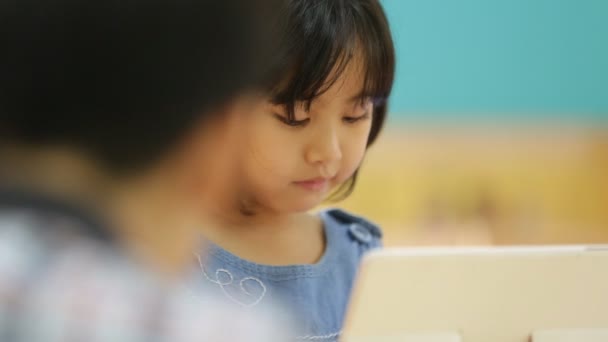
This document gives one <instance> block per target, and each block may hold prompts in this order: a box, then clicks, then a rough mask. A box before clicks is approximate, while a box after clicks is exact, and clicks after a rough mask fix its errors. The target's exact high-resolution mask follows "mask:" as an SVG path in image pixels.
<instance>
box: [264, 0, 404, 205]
mask: <svg viewBox="0 0 608 342" xmlns="http://www.w3.org/2000/svg"><path fill="white" fill-rule="evenodd" d="M282 12H283V13H282V14H281V17H284V18H286V19H285V21H286V23H285V24H286V28H285V30H284V36H283V39H282V40H281V46H280V49H279V51H278V55H279V56H281V58H282V59H283V60H285V61H287V62H286V63H283V64H282V72H281V73H280V74H281V75H283V77H285V75H288V76H287V79H280V80H278V81H277V82H275V84H274V86H273V87H272V88H271V93H272V100H273V102H274V103H276V104H281V105H285V106H286V108H287V113H288V117H289V119H291V120H293V119H294V112H295V106H296V105H297V104H298V103H304V104H305V106H306V107H309V106H310V104H311V102H312V101H314V100H315V99H316V98H317V97H318V96H320V95H321V94H323V93H324V92H325V91H327V90H328V89H329V88H330V87H331V86H332V85H333V83H334V82H336V80H337V79H338V78H339V77H340V75H341V74H342V73H343V72H344V70H345V69H346V66H347V65H348V63H349V62H350V61H351V60H352V58H353V57H355V56H357V57H362V61H363V72H365V75H364V84H363V89H361V100H362V101H364V100H366V99H369V98H371V99H372V101H373V102H374V112H373V119H372V127H371V131H370V134H369V137H368V143H367V145H368V146H370V145H371V144H373V143H374V141H375V140H376V138H377V136H378V134H379V133H380V131H381V129H382V126H383V124H384V120H385V117H386V111H387V99H388V96H389V95H390V92H391V88H392V85H393V77H394V70H395V51H394V46H393V41H392V37H391V33H390V29H389V25H388V21H387V19H386V16H385V14H384V10H383V9H382V6H381V5H380V3H379V1H378V0H309V1H303V0H285V3H284V4H283V8H282ZM357 174H358V171H357V172H355V174H354V175H353V176H352V177H351V178H350V179H349V180H348V181H347V182H345V183H344V184H342V185H341V186H340V187H339V188H338V190H337V191H336V192H335V193H334V194H333V195H332V196H331V199H334V200H337V199H342V198H345V197H347V196H348V195H350V193H351V192H352V191H353V189H354V186H355V183H356V179H357Z"/></svg>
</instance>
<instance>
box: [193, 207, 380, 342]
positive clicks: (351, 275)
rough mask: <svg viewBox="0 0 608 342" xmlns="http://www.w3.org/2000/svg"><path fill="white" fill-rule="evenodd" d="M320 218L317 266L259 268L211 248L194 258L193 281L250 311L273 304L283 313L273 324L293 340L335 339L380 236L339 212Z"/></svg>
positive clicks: (324, 341) (374, 229)
mask: <svg viewBox="0 0 608 342" xmlns="http://www.w3.org/2000/svg"><path fill="white" fill-rule="evenodd" d="M320 217H321V218H322V221H323V225H324V229H325V235H326V242H327V244H326V250H325V253H324V255H323V256H322V258H321V260H320V261H319V262H318V263H316V264H313V265H289V266H269V265H261V264H256V263H252V262H249V261H247V260H244V259H241V258H239V257H237V256H236V255H234V254H231V253H229V252H228V251H226V250H224V249H222V248H221V247H219V246H217V245H213V244H211V245H210V246H207V249H206V252H207V254H206V256H205V257H203V258H202V259H200V258H199V267H200V269H199V272H200V277H198V278H199V279H198V280H197V283H199V284H200V285H202V286H205V287H207V288H209V289H210V290H211V291H212V292H213V291H217V292H219V295H221V296H223V297H224V298H225V299H226V300H227V302H230V303H232V304H237V305H239V306H242V307H246V308H248V309H250V310H261V311H263V310H264V307H268V306H275V307H276V306H277V305H278V306H279V307H281V308H283V309H284V310H285V312H284V313H285V315H281V316H282V317H278V319H277V322H280V321H281V320H283V319H284V321H285V322H286V323H285V324H288V323H287V322H290V324H291V325H292V330H293V331H294V333H293V340H295V341H321V342H327V341H337V340H338V338H339V336H340V333H341V330H342V324H343V320H344V315H345V312H346V307H347V304H348V300H349V296H350V292H351V289H352V286H353V282H354V280H355V276H356V274H357V269H358V266H359V263H360V261H361V258H362V257H363V255H364V254H365V253H366V252H368V251H369V250H371V249H374V248H378V247H380V246H381V237H382V233H381V231H380V229H379V228H378V227H377V226H376V225H374V224H372V223H370V222H369V221H367V220H365V219H363V218H361V217H358V216H354V215H352V214H349V213H347V212H345V211H342V210H338V209H332V210H327V211H323V212H321V213H320ZM200 260H204V263H203V262H200Z"/></svg>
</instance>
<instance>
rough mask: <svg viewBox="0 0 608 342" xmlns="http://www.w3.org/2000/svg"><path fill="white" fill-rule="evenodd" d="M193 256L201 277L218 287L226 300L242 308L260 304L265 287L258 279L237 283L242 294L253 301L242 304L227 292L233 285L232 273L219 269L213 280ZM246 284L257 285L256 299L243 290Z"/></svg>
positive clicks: (253, 294)
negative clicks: (201, 273) (258, 288)
mask: <svg viewBox="0 0 608 342" xmlns="http://www.w3.org/2000/svg"><path fill="white" fill-rule="evenodd" d="M195 255H196V258H197V260H198V264H199V267H200V268H201V272H203V275H204V276H205V278H207V280H208V281H209V282H211V283H213V284H216V285H218V286H219V287H220V289H221V290H222V292H223V293H224V296H226V298H228V299H230V300H231V301H233V302H235V303H237V304H238V305H241V306H243V307H246V308H252V307H254V306H256V305H258V304H260V302H261V301H262V299H264V297H265V296H266V285H264V283H263V282H262V281H261V280H260V279H258V278H256V277H245V278H243V279H241V280H240V281H239V288H240V290H241V292H242V293H244V294H245V295H247V296H248V297H250V298H252V299H253V301H252V302H251V303H244V302H242V301H240V300H239V299H237V298H235V297H234V296H233V295H231V294H230V292H228V290H227V287H228V286H231V285H234V283H235V281H234V276H233V275H232V273H230V271H228V270H226V269H223V268H219V269H217V270H216V271H215V279H213V278H211V277H210V276H209V274H207V272H206V271H205V266H204V265H203V261H202V259H201V256H200V255H198V254H195ZM248 282H250V283H254V284H257V285H259V287H260V289H261V291H260V293H259V294H258V295H257V298H256V294H255V293H251V292H250V291H249V290H247V289H246V288H245V284H246V283H248Z"/></svg>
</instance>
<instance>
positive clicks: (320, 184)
mask: <svg viewBox="0 0 608 342" xmlns="http://www.w3.org/2000/svg"><path fill="white" fill-rule="evenodd" d="M293 183H294V184H295V185H297V186H299V187H302V188H304V189H306V190H309V191H323V190H326V189H327V188H328V187H329V179H327V178H313V179H307V180H303V181H297V182H293Z"/></svg>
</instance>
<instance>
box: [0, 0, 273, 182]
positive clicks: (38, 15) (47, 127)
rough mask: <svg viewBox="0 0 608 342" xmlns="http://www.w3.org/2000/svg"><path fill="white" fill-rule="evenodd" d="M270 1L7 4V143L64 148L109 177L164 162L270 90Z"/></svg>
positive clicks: (0, 130)
mask: <svg viewBox="0 0 608 342" xmlns="http://www.w3.org/2000/svg"><path fill="white" fill-rule="evenodd" d="M276 8H277V2H276V1H271V0H53V1H48V0H19V1H16V0H7V1H1V2H0V49H1V52H0V143H3V142H17V143H24V144H30V145H34V146H38V145H40V146H42V145H48V144H62V145H69V146H73V147H77V148H78V149H81V150H83V151H85V152H86V153H89V154H91V155H92V156H93V157H94V158H96V159H97V160H98V161H100V162H102V163H103V164H104V165H105V166H106V167H107V168H108V169H109V170H111V171H114V172H126V171H130V170H140V169H141V168H143V167H145V166H146V165H148V164H150V163H153V162H154V161H156V160H158V159H160V158H161V157H162V156H163V153H164V152H165V151H167V150H168V149H169V148H170V147H171V146H173V145H174V144H176V143H177V142H178V141H179V140H180V138H182V137H183V136H185V134H186V133H187V131H188V130H189V128H190V127H192V126H193V125H194V124H195V123H197V122H198V121H199V120H201V119H203V118H206V117H210V116H212V115H214V113H215V112H214V111H213V110H212V109H213V108H215V107H217V106H220V105H221V104H223V103H225V102H226V101H227V100H229V99H230V98H231V97H233V96H235V95H236V94H238V93H239V92H241V91H244V90H246V89H248V88H252V87H260V86H265V85H266V83H263V82H264V81H266V76H269V72H270V68H271V67H272V66H271V65H269V63H268V61H269V60H270V59H269V58H268V57H269V56H268V55H265V52H268V53H269V52H270V51H273V43H274V42H275V37H273V35H272V33H273V32H274V31H275V30H276V27H273V24H272V23H273V19H275V18H276V16H275V14H276V12H277V11H276Z"/></svg>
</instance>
